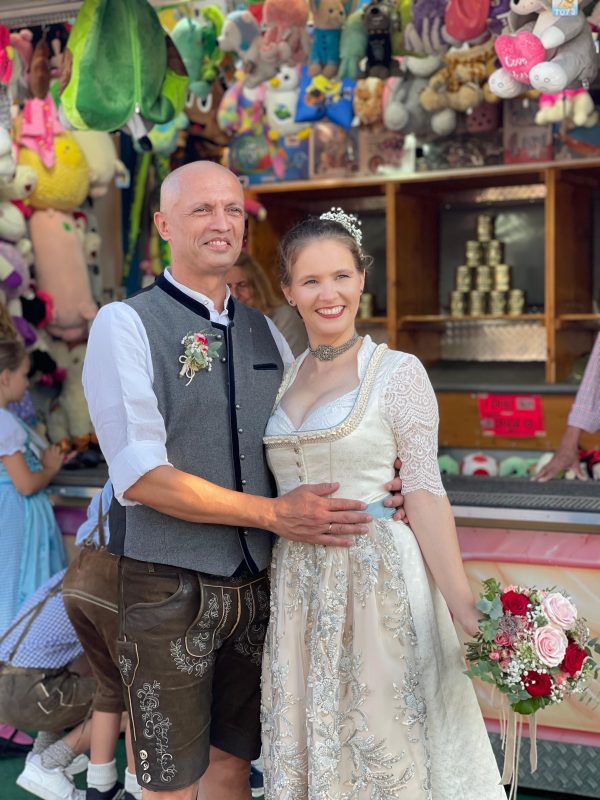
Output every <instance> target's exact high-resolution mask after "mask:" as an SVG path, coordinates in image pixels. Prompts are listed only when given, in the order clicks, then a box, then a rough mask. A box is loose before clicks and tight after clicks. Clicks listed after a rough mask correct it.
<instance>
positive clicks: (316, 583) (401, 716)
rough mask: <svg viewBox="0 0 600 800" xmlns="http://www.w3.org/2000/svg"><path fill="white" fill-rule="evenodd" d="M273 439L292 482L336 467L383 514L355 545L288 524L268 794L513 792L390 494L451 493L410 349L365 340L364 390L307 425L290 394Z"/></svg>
mask: <svg viewBox="0 0 600 800" xmlns="http://www.w3.org/2000/svg"><path fill="white" fill-rule="evenodd" d="M304 357H305V355H304V356H301V357H300V358H299V359H297V361H296V363H295V365H294V366H293V367H292V368H291V370H290V372H289V373H288V375H287V376H286V379H285V380H284V382H283V384H282V387H281V390H280V392H279V396H278V400H277V403H276V406H275V409H274V411H273V414H272V416H271V419H270V421H269V423H268V426H267V431H266V436H265V446H266V449H267V456H268V460H269V464H270V466H271V469H272V471H273V474H274V475H275V478H276V480H277V487H278V491H279V493H280V494H282V493H285V492H288V491H289V490H291V489H293V488H295V487H296V486H298V485H299V484H301V483H320V482H329V481H338V482H339V483H340V484H341V487H340V489H339V492H338V496H340V497H347V498H353V499H358V500H364V501H365V502H366V503H368V504H369V511H370V512H372V513H373V516H374V517H376V519H374V521H373V523H372V524H371V525H370V533H369V535H368V536H360V537H358V538H357V540H356V544H355V545H353V546H352V547H351V548H350V549H345V548H334V547H324V546H319V545H318V546H314V545H308V544H300V543H297V542H291V541H288V540H285V539H280V540H279V541H278V542H277V544H276V546H275V549H274V554H273V564H272V572H271V580H272V584H271V622H270V625H269V630H268V634H267V641H266V645H265V653H264V662H263V690H262V691H263V694H262V725H263V757H264V767H265V800H393V799H395V798H401V800H402V798H403V799H404V800H503V799H504V800H505V798H506V794H505V792H504V789H503V788H502V787H501V786H500V775H499V773H498V769H497V767H496V762H495V759H494V755H493V752H492V749H491V746H490V743H489V740H488V736H487V733H486V730H485V726H484V723H483V719H482V717H481V713H480V711H479V707H478V704H477V700H476V697H475V693H474V691H473V688H472V686H471V683H470V681H469V679H468V678H467V677H466V676H465V675H464V674H463V669H464V664H463V661H462V658H461V652H460V646H459V643H458V639H457V636H456V633H455V630H454V626H453V624H452V622H451V619H450V615H449V612H448V608H447V606H446V603H445V601H444V599H443V598H442V596H441V594H440V592H439V590H438V589H437V587H436V586H435V584H434V583H433V581H432V578H431V576H430V574H429V572H428V570H427V568H426V566H425V564H424V561H423V558H422V555H421V552H420V550H419V547H418V545H417V541H416V539H415V537H414V535H413V533H412V532H411V530H410V528H409V527H408V526H407V525H404V524H403V523H400V522H394V521H392V520H391V519H390V517H389V513H390V512H389V509H385V510H384V508H383V505H382V503H381V501H382V499H383V498H384V497H385V495H386V492H385V491H384V489H383V486H384V484H385V483H386V482H388V481H389V480H391V478H392V477H393V462H394V459H395V457H396V454H398V455H400V458H401V459H402V473H401V474H402V479H403V486H404V488H403V491H404V492H405V493H408V492H413V491H416V490H418V489H424V490H426V491H428V492H430V493H431V494H434V495H441V494H444V489H443V486H442V483H441V480H440V474H439V471H438V466H437V458H436V454H437V424H438V416H437V404H436V400H435V396H434V394H433V390H432V388H431V384H430V383H429V379H428V378H427V374H426V372H425V370H424V369H423V367H422V365H421V364H420V362H419V361H418V360H417V359H416V358H414V356H411V355H407V354H406V353H398V352H394V351H391V350H388V349H387V347H386V346H385V345H379V346H378V347H376V346H375V345H374V344H373V342H372V341H371V340H370V339H369V337H366V338H365V340H364V342H363V344H362V346H361V349H360V351H359V354H358V370H359V377H360V383H359V386H358V387H357V389H356V390H355V391H353V392H350V393H349V394H347V395H344V396H343V397H341V398H338V399H337V400H335V401H333V402H331V403H328V404H326V405H324V406H322V407H321V408H319V409H316V410H315V411H313V412H311V413H310V414H309V415H308V417H307V418H306V419H305V421H304V422H303V424H302V426H301V428H300V430H295V429H294V426H293V424H292V423H291V421H290V420H289V418H288V417H287V415H286V414H285V411H284V410H283V408H282V407H281V398H282V397H283V395H284V393H285V390H286V388H287V387H288V386H290V385H291V383H292V382H293V381H294V378H295V376H296V374H297V372H298V369H299V366H300V364H301V363H302V359H303V358H304Z"/></svg>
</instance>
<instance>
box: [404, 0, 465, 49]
mask: <svg viewBox="0 0 600 800" xmlns="http://www.w3.org/2000/svg"><path fill="white" fill-rule="evenodd" d="M446 2H447V0H413V3H412V19H411V21H410V22H408V23H407V25H406V27H405V29H404V47H405V50H406V52H407V53H412V54H414V55H417V56H431V55H441V54H443V53H445V52H446V50H447V49H448V48H449V47H450V45H451V44H454V40H453V39H452V37H451V36H449V35H448V32H447V30H446V25H445V20H444V15H445V13H446Z"/></svg>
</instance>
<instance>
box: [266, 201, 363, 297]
mask: <svg viewBox="0 0 600 800" xmlns="http://www.w3.org/2000/svg"><path fill="white" fill-rule="evenodd" d="M319 239H335V240H336V241H339V242H340V243H341V244H343V245H344V246H345V247H347V248H348V250H349V251H350V253H351V255H352V258H353V259H354V265H355V266H356V269H357V270H358V271H359V272H361V273H364V272H366V270H367V269H368V268H369V267H370V266H371V264H372V262H373V259H372V258H371V256H369V255H367V254H366V253H364V252H363V250H362V231H361V229H360V222H359V220H358V219H357V218H356V217H355V216H354V215H353V214H346V213H345V212H344V211H342V209H341V208H332V209H331V211H328V212H326V213H325V214H321V216H320V217H317V216H309V217H305V218H304V219H302V220H300V222H297V223H296V224H295V225H294V226H293V227H292V228H290V230H289V231H288V232H287V233H286V234H284V236H283V238H282V239H281V241H280V242H279V279H280V281H281V283H282V284H283V286H289V285H290V283H291V281H292V274H291V270H292V267H293V266H294V264H295V263H296V261H297V259H298V256H299V255H300V252H301V251H302V250H303V249H304V248H305V247H306V246H307V245H309V244H312V243H313V242H314V241H317V240H319Z"/></svg>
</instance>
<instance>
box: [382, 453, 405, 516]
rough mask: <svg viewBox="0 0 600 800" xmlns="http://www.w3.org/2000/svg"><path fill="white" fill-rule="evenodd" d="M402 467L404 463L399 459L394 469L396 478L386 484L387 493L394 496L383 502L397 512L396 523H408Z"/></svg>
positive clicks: (395, 514) (395, 462)
mask: <svg viewBox="0 0 600 800" xmlns="http://www.w3.org/2000/svg"><path fill="white" fill-rule="evenodd" d="M401 466H402V462H401V461H400V459H399V458H397V459H396V460H395V461H394V469H395V470H396V477H395V478H394V480H392V481H390V482H389V483H386V485H385V486H384V489H385V490H386V491H387V492H390V494H391V495H392V496H391V497H386V499H385V500H384V501H383V505H384V506H387V508H395V509H396V511H395V513H394V516H393V517H392V519H394V520H395V521H396V522H406V523H408V517H407V516H406V511H405V510H404V495H403V494H402V478H401V477H400V467H401Z"/></svg>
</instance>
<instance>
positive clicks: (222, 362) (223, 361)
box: [221, 356, 227, 364]
mask: <svg viewBox="0 0 600 800" xmlns="http://www.w3.org/2000/svg"><path fill="white" fill-rule="evenodd" d="M226 363H227V357H226V356H223V357H222V358H221V364H226Z"/></svg>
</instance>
